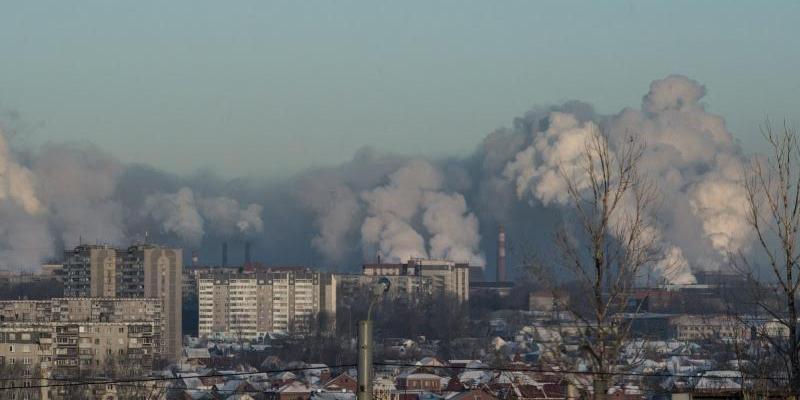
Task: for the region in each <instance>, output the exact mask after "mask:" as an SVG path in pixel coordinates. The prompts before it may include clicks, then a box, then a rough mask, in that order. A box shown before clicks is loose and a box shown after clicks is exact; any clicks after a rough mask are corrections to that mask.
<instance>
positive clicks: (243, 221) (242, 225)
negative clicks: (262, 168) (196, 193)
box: [199, 196, 264, 237]
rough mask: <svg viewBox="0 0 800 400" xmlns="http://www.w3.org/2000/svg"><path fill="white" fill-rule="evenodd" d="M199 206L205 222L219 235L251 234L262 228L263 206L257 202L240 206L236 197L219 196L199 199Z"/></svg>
mask: <svg viewBox="0 0 800 400" xmlns="http://www.w3.org/2000/svg"><path fill="white" fill-rule="evenodd" d="M199 206H200V213H201V214H202V215H203V217H204V219H205V221H206V223H207V224H209V225H210V226H211V229H212V230H213V231H215V232H216V233H218V234H219V235H221V236H224V237H231V236H237V235H238V236H251V235H254V234H257V233H261V232H262V231H263V230H264V221H262V220H261V212H262V211H263V207H262V206H260V205H258V204H249V205H247V206H245V207H240V205H239V202H238V201H237V200H236V199H232V198H230V197H223V196H220V197H211V198H207V199H201V200H200V201H199Z"/></svg>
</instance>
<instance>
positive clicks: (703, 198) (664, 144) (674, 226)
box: [0, 76, 757, 283]
mask: <svg viewBox="0 0 800 400" xmlns="http://www.w3.org/2000/svg"><path fill="white" fill-rule="evenodd" d="M705 93H706V89H705V87H704V86H703V85H701V84H699V83H698V82H695V81H693V80H691V79H689V78H686V77H682V76H669V77H667V78H664V79H660V80H657V81H654V82H653V83H652V84H651V85H650V88H649V90H646V93H645V95H644V97H643V100H642V104H641V105H639V106H636V107H632V108H626V109H623V110H621V111H620V112H618V113H616V114H613V115H600V114H598V113H596V112H595V111H594V109H593V108H592V106H591V105H589V104H587V103H583V102H579V101H570V102H566V103H563V104H560V105H554V106H551V107H545V108H537V109H534V110H531V111H529V112H527V113H525V114H524V115H523V116H521V117H519V118H516V119H515V120H514V121H513V124H512V125H511V126H510V127H507V128H500V129H498V130H496V131H494V132H491V133H490V134H489V135H487V137H486V139H485V140H484V141H483V142H482V143H481V144H480V146H478V148H477V149H476V151H475V152H474V153H473V154H471V155H468V156H466V157H452V158H425V157H408V156H404V155H398V154H390V153H389V154H387V153H381V152H379V151H375V150H373V149H368V148H367V149H362V150H360V151H358V152H357V154H356V155H355V156H354V157H353V159H352V160H351V161H349V162H346V163H343V164H341V165H337V166H331V167H324V168H315V169H311V170H308V171H305V172H303V173H300V174H297V175H295V176H293V177H291V178H289V179H285V180H281V181H270V180H267V179H259V178H242V179H233V180H228V179H222V178H219V177H216V176H214V175H213V174H211V173H208V172H200V173H197V174H194V175H189V176H177V175H174V174H170V173H168V172H164V171H160V170H157V169H154V168H151V167H148V166H144V165H137V164H125V163H122V162H120V161H118V159H116V158H115V157H114V156H112V155H110V154H107V153H105V152H103V151H101V150H99V149H97V148H94V147H92V146H86V145H76V144H69V143H67V144H61V143H49V144H47V145H45V146H42V147H41V148H38V149H28V150H26V151H19V150H14V146H12V144H13V139H12V143H9V141H8V140H7V137H6V136H0V222H2V223H0V268H21V269H35V268H36V267H37V265H38V263H40V262H41V261H44V260H46V259H49V258H54V257H55V258H58V257H59V254H60V251H61V250H63V249H64V248H68V247H70V246H74V245H75V244H77V243H79V242H81V241H82V242H88V243H94V242H108V243H113V244H120V245H124V244H127V243H130V242H132V241H134V240H142V239H143V238H144V237H145V234H147V235H148V238H149V239H148V240H152V241H160V242H163V243H166V244H170V245H175V246H183V247H185V248H186V249H187V250H189V249H191V250H195V249H196V250H199V251H200V254H201V259H203V261H204V262H207V263H210V264H213V263H216V262H217V261H218V253H217V252H218V249H219V243H220V242H222V241H231V242H234V243H235V242H237V241H248V242H251V243H252V245H253V250H254V259H256V260H263V261H265V262H268V263H284V264H313V265H315V266H320V267H325V268H336V269H339V270H350V271H353V270H356V269H357V268H358V266H359V265H360V264H361V263H362V262H364V261H373V260H374V259H376V258H377V257H381V258H382V259H383V260H387V261H400V260H406V259H408V258H411V257H431V258H447V259H453V260H455V261H460V262H469V263H471V264H473V265H486V266H487V268H493V267H494V265H493V264H494V263H493V262H491V261H490V262H487V261H486V260H487V259H492V258H493V256H494V254H495V251H496V247H495V246H496V244H495V242H496V236H495V235H496V229H497V225H498V224H503V225H504V226H505V227H506V231H507V233H508V236H509V242H510V243H516V244H517V245H519V246H524V245H525V244H526V243H525V241H532V242H538V243H540V244H543V243H547V241H550V240H552V235H551V234H552V231H553V228H554V227H555V226H554V225H557V224H561V223H564V221H566V219H564V218H561V217H560V216H561V215H564V214H566V213H568V212H569V201H568V199H567V196H566V190H565V184H564V181H563V180H562V178H561V176H560V175H559V173H558V171H559V169H560V168H561V169H564V170H566V171H568V172H569V171H570V170H571V169H575V168H576V166H577V165H578V164H577V163H579V162H580V159H581V156H582V151H584V148H585V147H584V145H585V141H586V139H587V138H588V137H589V135H590V134H591V132H592V131H593V130H602V131H604V132H605V133H606V134H607V137H608V138H609V141H610V142H609V143H610V145H611V147H612V148H615V147H616V146H617V144H618V143H620V140H625V138H628V137H629V135H639V136H640V137H641V139H642V142H643V143H644V144H645V145H646V150H645V154H644V156H643V158H642V161H641V169H642V172H643V173H644V174H645V175H646V176H647V177H648V178H650V179H652V180H653V181H654V182H655V183H657V186H658V189H659V193H660V195H661V198H662V201H661V204H662V207H661V208H660V209H659V212H658V215H657V217H658V218H657V219H658V224H657V229H655V230H654V231H653V232H651V234H652V235H653V237H655V238H657V240H658V241H659V242H660V244H661V247H662V248H663V249H664V251H665V254H664V258H665V259H664V260H663V261H662V262H661V263H660V264H659V265H656V266H654V269H655V271H656V273H657V274H661V278H664V279H666V280H668V281H671V282H675V283H688V282H692V281H693V280H694V277H693V271H696V270H703V269H711V268H714V269H716V268H724V267H725V266H726V265H727V261H728V260H727V258H728V257H729V254H731V253H736V252H740V251H742V252H746V251H748V250H749V247H750V245H751V243H752V240H753V238H752V235H751V233H750V231H749V229H748V228H747V226H746V224H745V218H744V212H745V204H744V193H743V191H742V189H741V186H740V182H739V176H740V174H741V172H742V169H743V166H744V165H746V163H747V162H748V158H749V156H747V155H746V154H744V152H743V151H742V149H741V148H740V147H739V146H738V145H737V144H736V142H735V141H734V139H733V137H732V136H731V134H730V132H728V131H727V129H726V127H725V123H724V120H723V119H722V117H720V116H717V115H714V114H712V113H710V112H708V111H707V109H706V107H705V105H704V103H703V102H702V101H703V97H704V95H705ZM513 111H514V110H510V113H511V112H513ZM756 128H757V127H754V129H756ZM431 134H432V135H435V134H436V132H431ZM515 254H519V252H516V253H515V248H511V249H510V258H511V259H512V260H510V262H512V263H517V264H519V263H520V262H521V260H520V259H519V258H518V259H517V260H516V261H514V260H513V258H514V257H515ZM517 257H519V256H517Z"/></svg>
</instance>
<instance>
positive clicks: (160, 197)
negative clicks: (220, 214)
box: [142, 187, 205, 245]
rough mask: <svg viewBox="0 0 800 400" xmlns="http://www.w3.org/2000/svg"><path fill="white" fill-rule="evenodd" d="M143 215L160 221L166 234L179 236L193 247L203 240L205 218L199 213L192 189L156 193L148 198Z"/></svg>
mask: <svg viewBox="0 0 800 400" xmlns="http://www.w3.org/2000/svg"><path fill="white" fill-rule="evenodd" d="M142 214H144V215H145V216H148V217H151V218H152V219H153V220H155V221H160V224H161V229H162V231H163V232H165V233H171V234H175V235H177V236H178V237H179V238H181V239H182V240H184V241H186V242H187V243H189V244H191V245H197V244H199V243H200V241H201V240H202V239H203V235H205V230H204V229H203V217H201V216H200V212H198V211H197V202H196V201H195V198H194V193H193V192H192V189H190V188H188V187H184V188H181V189H180V190H178V191H177V192H175V193H156V194H151V195H149V196H147V198H146V199H145V202H144V207H143V208H142Z"/></svg>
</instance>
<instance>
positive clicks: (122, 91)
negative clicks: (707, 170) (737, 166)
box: [0, 1, 800, 177]
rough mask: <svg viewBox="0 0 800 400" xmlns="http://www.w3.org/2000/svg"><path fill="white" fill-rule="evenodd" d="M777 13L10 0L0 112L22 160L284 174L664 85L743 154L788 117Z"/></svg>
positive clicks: (626, 100) (469, 145) (790, 101)
mask: <svg viewBox="0 0 800 400" xmlns="http://www.w3.org/2000/svg"><path fill="white" fill-rule="evenodd" d="M778 3H779V2H770V3H768V4H762V3H759V2H738V3H737V4H735V3H734V2H726V3H725V6H724V7H719V5H720V4H719V3H715V2H678V1H669V2H661V3H648V4H647V5H644V4H641V3H639V2H616V3H614V4H610V2H602V3H600V2H587V3H575V2H547V3H545V2H515V3H505V4H504V6H503V7H502V8H500V7H494V4H492V3H490V2H461V1H459V2H435V3H429V2H416V3H414V4H410V3H409V2H397V3H394V4H376V3H373V2H323V1H319V2H283V3H277V2H270V3H266V2H257V1H252V2H236V3H235V4H230V3H215V2H197V1H173V2H168V3H164V2H135V3H129V4H127V5H124V6H121V5H120V4H112V3H108V2H102V1H94V2H91V1H86V2H78V3H74V2H62V1H50V2H45V1H42V2H22V1H17V2H6V3H5V5H3V6H2V7H0V49H2V53H1V54H2V59H3V61H2V62H0V110H2V111H3V113H4V114H5V115H6V116H8V115H9V114H14V113H17V114H18V117H17V118H5V120H6V124H7V125H8V124H11V125H14V126H13V127H12V128H13V129H14V130H17V131H18V134H17V135H16V137H15V138H14V140H13V141H12V143H13V145H15V146H19V147H26V146H38V145H39V144H41V143H45V142H48V141H56V142H64V141H79V142H89V143H93V144H95V145H97V146H99V147H100V148H102V149H105V150H107V151H109V152H110V153H113V154H115V155H116V156H118V157H119V158H120V159H121V160H123V161H126V162H142V163H147V164H151V165H154V166H157V167H160V168H164V169H166V170H169V171H174V172H179V173H187V172H190V171H194V170H196V169H198V168H209V169H212V170H214V171H216V172H217V173H219V174H222V175H223V176H230V177H233V176H240V175H250V176H273V177H280V176H286V175H287V174H290V173H293V172H297V171H299V170H302V169H304V168H306V167H308V166H311V165H332V164H337V163H339V162H342V161H344V160H348V159H350V158H351V157H352V156H353V154H354V153H355V151H356V150H357V149H359V148H361V147H363V146H373V147H376V148H378V149H382V150H387V151H392V152H397V153H403V154H423V155H464V154H467V153H469V152H471V151H472V150H474V149H475V148H476V147H477V146H478V144H479V143H480V141H481V140H482V138H483V137H485V135H486V134H487V133H488V132H490V131H492V130H493V129H495V128H497V127H499V126H504V125H508V124H509V121H510V120H511V119H512V118H513V117H514V116H517V115H520V114H521V113H523V112H524V111H525V110H527V109H529V108H530V107H531V106H535V105H545V104H551V103H555V102H560V101H563V100H567V99H573V98H577V99H582V100H584V101H588V102H590V103H592V104H594V105H595V107H596V108H597V110H598V111H600V112H604V113H612V112H617V111H618V110H620V109H621V108H623V107H626V106H636V105H638V104H639V103H640V102H641V97H642V93H643V88H646V87H647V86H648V85H649V83H650V82H651V81H653V80H654V79H658V78H661V77H664V76H666V75H669V74H676V73H677V74H683V75H686V76H689V77H691V78H693V79H696V80H698V81H700V82H702V83H703V84H704V85H706V87H708V88H709V91H708V95H707V96H706V97H705V98H704V102H706V103H708V104H710V105H711V106H710V107H709V111H711V112H713V113H715V114H719V115H721V116H723V117H725V119H726V122H727V124H728V128H729V130H730V131H731V132H732V134H733V135H734V137H735V138H737V139H738V140H740V141H741V142H742V144H743V146H744V147H745V148H746V149H752V148H753V146H758V145H757V143H761V142H760V141H759V140H758V135H757V134H755V133H756V132H757V126H758V124H759V123H760V122H761V121H763V119H764V118H765V116H767V115H770V116H773V117H777V118H784V117H787V118H790V119H792V118H794V117H796V114H794V112H795V111H796V110H797V109H798V106H800V100H798V98H797V96H796V95H795V93H796V92H797V90H798V88H799V86H800V85H799V84H798V82H799V81H798V80H797V79H796V73H797V71H798V67H800V53H798V52H797V51H795V49H797V48H798V44H799V43H798V37H800V32H798V27H797V24H796V21H795V18H794V16H796V15H798V14H800V5H799V4H797V3H794V2H781V3H782V4H778ZM743 76H746V79H744V78H742V77H743ZM9 121H11V122H9ZM7 129H8V127H7Z"/></svg>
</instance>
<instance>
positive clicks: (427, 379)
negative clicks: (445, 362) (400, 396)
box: [397, 373, 442, 392]
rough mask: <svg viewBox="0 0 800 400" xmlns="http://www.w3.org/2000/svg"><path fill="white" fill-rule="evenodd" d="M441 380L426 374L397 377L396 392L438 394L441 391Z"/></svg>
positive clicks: (436, 376) (438, 377)
mask: <svg viewBox="0 0 800 400" xmlns="http://www.w3.org/2000/svg"><path fill="white" fill-rule="evenodd" d="M441 385H442V378H441V377H440V376H438V375H434V374H428V373H413V374H404V375H400V376H398V377H397V389H398V390H421V391H426V392H439V391H441V390H442V387H441Z"/></svg>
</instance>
